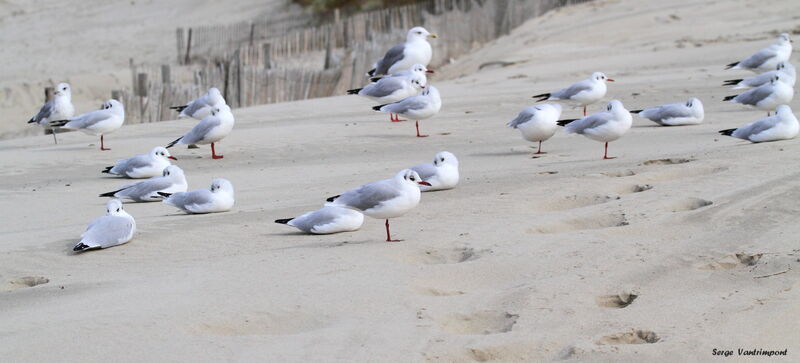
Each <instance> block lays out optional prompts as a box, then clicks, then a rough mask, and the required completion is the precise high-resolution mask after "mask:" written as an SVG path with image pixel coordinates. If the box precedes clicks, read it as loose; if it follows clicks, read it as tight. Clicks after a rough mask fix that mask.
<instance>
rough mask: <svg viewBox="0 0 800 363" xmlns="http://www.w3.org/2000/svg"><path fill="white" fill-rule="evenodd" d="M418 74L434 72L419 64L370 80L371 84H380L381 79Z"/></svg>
mask: <svg viewBox="0 0 800 363" xmlns="http://www.w3.org/2000/svg"><path fill="white" fill-rule="evenodd" d="M418 73H425V74H432V73H434V72H433V71H432V70H430V69H428V67H425V66H424V65H422V64H419V63H417V64H415V65H413V66H411V68H409V69H404V70H402V71H397V72H394V73H392V74H384V75H382V76H377V77H372V78H370V79H369V80H370V82H378V81H380V80H381V79H383V78H386V77H410V76H413V75H414V74H418Z"/></svg>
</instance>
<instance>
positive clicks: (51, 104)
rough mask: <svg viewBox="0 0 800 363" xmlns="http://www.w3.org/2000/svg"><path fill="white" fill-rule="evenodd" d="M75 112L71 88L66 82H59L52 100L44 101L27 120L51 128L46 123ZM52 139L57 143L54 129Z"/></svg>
mask: <svg viewBox="0 0 800 363" xmlns="http://www.w3.org/2000/svg"><path fill="white" fill-rule="evenodd" d="M74 114H75V107H73V106H72V88H71V87H70V86H69V84H68V83H59V84H58V86H56V89H55V92H54V94H53V100H52V101H48V102H46V103H45V104H44V105H43V106H42V108H41V109H39V112H38V113H37V114H36V115H35V116H33V117H31V119H30V120H28V123H29V124H33V123H35V124H38V125H39V126H41V127H43V128H45V130H47V129H52V127H50V126H49V125H48V123H49V122H50V121H53V120H64V119H68V118H70V117H72V115H74ZM53 141H54V142H55V143H56V144H58V138H57V137H56V133H55V130H54V131H53Z"/></svg>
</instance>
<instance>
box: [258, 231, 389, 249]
mask: <svg viewBox="0 0 800 363" xmlns="http://www.w3.org/2000/svg"><path fill="white" fill-rule="evenodd" d="M269 235H283V236H287V235H306V236H313V235H308V234H306V233H303V232H297V233H296V234H290V233H270V234H269ZM373 242H375V241H374V240H361V241H330V242H324V241H323V242H313V243H303V244H298V245H293V246H288V247H280V248H275V249H274V250H276V251H280V250H291V249H298V248H331V247H343V246H350V245H362V244H368V243H373Z"/></svg>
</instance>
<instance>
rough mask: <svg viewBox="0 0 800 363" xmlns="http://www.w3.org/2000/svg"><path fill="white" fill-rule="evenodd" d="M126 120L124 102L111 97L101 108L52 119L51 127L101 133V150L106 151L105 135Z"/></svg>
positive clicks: (95, 133) (115, 129) (116, 128)
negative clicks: (66, 117) (69, 116)
mask: <svg viewBox="0 0 800 363" xmlns="http://www.w3.org/2000/svg"><path fill="white" fill-rule="evenodd" d="M124 122H125V108H124V107H123V106H122V103H120V102H119V101H117V100H115V99H110V100H108V101H106V103H104V104H103V106H102V107H101V108H100V109H99V110H94V111H89V112H87V113H83V114H80V115H78V116H75V117H73V118H70V119H68V120H54V121H50V123H49V125H50V127H60V128H62V129H67V130H80V131H83V132H85V133H87V134H90V135H100V151H106V150H111V149H106V147H105V145H104V144H103V136H104V135H106V134H110V133H112V132H114V131H117V130H119V128H120V127H122V124H123V123H124Z"/></svg>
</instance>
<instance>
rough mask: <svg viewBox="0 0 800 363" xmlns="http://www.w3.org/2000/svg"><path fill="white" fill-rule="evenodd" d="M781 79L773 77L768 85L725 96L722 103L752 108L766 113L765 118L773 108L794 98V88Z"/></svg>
mask: <svg viewBox="0 0 800 363" xmlns="http://www.w3.org/2000/svg"><path fill="white" fill-rule="evenodd" d="M781 78H782V76H781V75H774V76H772V79H771V80H770V81H769V83H765V84H763V85H761V86H759V87H758V88H753V89H751V90H749V91H747V92H744V93H742V94H738V95H733V96H727V97H725V98H724V99H723V101H730V102H733V103H741V104H743V105H748V106H753V107H755V108H757V109H759V110H764V111H767V116H769V112H770V111H772V110H774V109H775V107H778V105H783V104H787V103H789V102H790V101H791V100H792V98H794V87H792V86H789V85H788V84H786V83H785V82H781Z"/></svg>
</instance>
